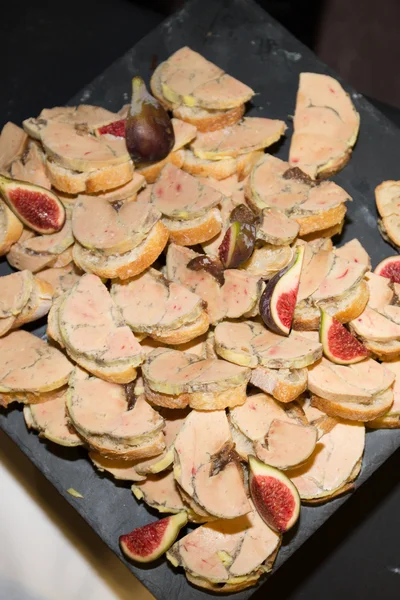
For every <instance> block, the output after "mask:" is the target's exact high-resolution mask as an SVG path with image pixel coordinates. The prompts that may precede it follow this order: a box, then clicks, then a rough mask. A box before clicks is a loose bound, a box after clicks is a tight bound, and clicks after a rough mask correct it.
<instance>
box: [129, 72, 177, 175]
mask: <svg viewBox="0 0 400 600" xmlns="http://www.w3.org/2000/svg"><path fill="white" fill-rule="evenodd" d="M125 137H126V146H127V148H128V152H129V154H130V155H131V158H132V160H133V162H134V163H138V164H140V163H151V162H159V161H160V160H163V158H165V157H166V156H168V154H169V153H170V152H171V150H172V148H173V146H174V144H175V134H174V130H173V127H172V123H171V119H170V118H169V116H168V113H167V111H166V110H165V108H163V107H162V106H161V104H160V103H159V102H158V101H157V100H156V99H155V98H154V97H153V96H152V95H151V94H149V92H148V91H147V89H146V86H145V84H144V81H143V79H142V78H141V77H134V78H133V79H132V100H131V105H130V107H129V112H128V116H127V119H126V128H125Z"/></svg>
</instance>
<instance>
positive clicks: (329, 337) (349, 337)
mask: <svg viewBox="0 0 400 600" xmlns="http://www.w3.org/2000/svg"><path fill="white" fill-rule="evenodd" d="M319 338H320V342H321V344H322V349H323V351H324V354H325V356H326V358H328V359H329V360H330V361H332V362H333V363H336V364H338V365H351V364H353V363H357V362H360V361H361V360H364V359H365V358H367V356H369V352H368V350H367V349H366V347H365V346H364V345H363V344H362V343H361V342H359V341H358V339H357V338H356V337H354V335H353V334H352V333H350V331H348V330H347V329H346V327H345V326H344V325H342V324H341V323H340V322H339V321H338V320H337V319H335V318H334V317H331V315H328V313H327V312H325V311H324V310H321V322H320V327H319Z"/></svg>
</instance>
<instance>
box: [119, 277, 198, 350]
mask: <svg viewBox="0 0 400 600" xmlns="http://www.w3.org/2000/svg"><path fill="white" fill-rule="evenodd" d="M111 296H112V298H113V300H114V302H115V303H116V305H117V306H118V307H119V308H120V310H121V312H122V316H123V318H124V320H125V322H126V324H127V325H129V327H130V328H131V329H132V330H133V331H134V332H141V333H148V334H149V335H150V336H152V335H154V336H155V337H157V334H160V335H162V334H165V333H168V332H171V333H172V331H171V330H177V329H178V328H182V326H185V325H189V324H191V323H193V322H195V321H196V320H198V319H199V318H200V317H201V315H202V314H204V309H205V304H204V302H203V300H202V299H201V298H200V296H197V294H193V292H191V291H190V290H188V289H187V288H185V287H184V286H183V285H181V284H179V283H175V282H170V281H168V280H167V279H166V278H165V277H164V276H163V275H162V274H161V273H160V272H159V271H156V270H155V269H149V270H148V271H146V272H144V273H142V274H141V275H139V276H137V277H135V278H132V279H130V280H127V281H125V282H119V283H118V282H116V283H114V284H113V285H112V288H111ZM206 328H208V319H207V323H206ZM196 333H197V332H196ZM195 336H196V334H195ZM182 341H189V340H182Z"/></svg>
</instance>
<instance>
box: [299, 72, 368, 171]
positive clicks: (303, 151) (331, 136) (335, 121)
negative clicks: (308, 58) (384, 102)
mask: <svg viewBox="0 0 400 600" xmlns="http://www.w3.org/2000/svg"><path fill="white" fill-rule="evenodd" d="M293 126H294V133H293V137H292V143H291V146H290V154H289V163H290V164H291V165H292V166H295V167H299V168H300V169H301V170H302V171H304V172H305V173H307V174H308V175H309V176H310V177H312V178H313V179H316V178H317V177H318V176H319V175H321V176H322V175H325V174H326V175H329V174H331V173H334V172H336V171H338V170H339V169H341V168H342V167H343V166H344V165H345V164H346V163H347V161H348V159H349V158H350V155H351V151H352V148H353V146H354V144H355V142H356V139H357V135H358V130H359V126H360V116H359V114H358V113H357V112H356V110H355V108H354V105H353V103H352V101H351V100H350V97H349V95H348V94H347V93H346V92H345V91H344V89H343V88H342V86H341V85H340V83H339V82H338V81H336V79H333V77H329V76H328V75H322V74H318V73H301V74H300V82H299V89H298V92H297V98H296V111H295V115H294V119H293Z"/></svg>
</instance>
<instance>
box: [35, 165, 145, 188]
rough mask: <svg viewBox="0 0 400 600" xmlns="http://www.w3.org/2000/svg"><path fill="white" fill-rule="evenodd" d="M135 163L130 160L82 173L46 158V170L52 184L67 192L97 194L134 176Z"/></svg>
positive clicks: (126, 181) (115, 186) (122, 183)
mask: <svg viewBox="0 0 400 600" xmlns="http://www.w3.org/2000/svg"><path fill="white" fill-rule="evenodd" d="M133 168H134V167H133V163H132V161H130V160H128V161H125V162H123V163H122V164H118V165H111V166H106V167H103V168H101V169H92V170H90V171H87V172H84V173H80V172H78V171H74V170H71V169H69V168H67V167H64V166H62V165H59V164H58V163H56V162H54V161H52V160H49V159H48V158H47V160H46V172H47V176H48V178H49V180H50V181H51V184H52V185H53V186H54V187H55V188H56V189H57V190H59V191H60V192H64V193H66V194H84V193H87V194H95V193H97V192H106V191H109V190H113V189H115V188H118V187H121V186H123V185H125V184H126V183H128V182H129V181H130V180H131V179H132V178H133V173H134V171H133Z"/></svg>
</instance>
